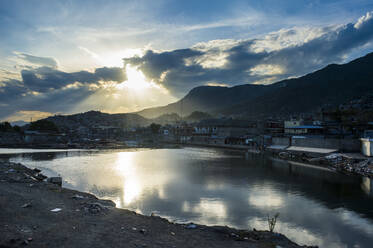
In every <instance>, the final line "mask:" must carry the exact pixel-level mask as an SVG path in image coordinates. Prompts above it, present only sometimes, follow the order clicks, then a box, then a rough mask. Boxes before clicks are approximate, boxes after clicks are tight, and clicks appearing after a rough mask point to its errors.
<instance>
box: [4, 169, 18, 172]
mask: <svg viewBox="0 0 373 248" xmlns="http://www.w3.org/2000/svg"><path fill="white" fill-rule="evenodd" d="M14 172H16V170H15V169H9V170H7V171H6V172H5V173H14Z"/></svg>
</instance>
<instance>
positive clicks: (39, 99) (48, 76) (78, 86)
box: [0, 67, 126, 119]
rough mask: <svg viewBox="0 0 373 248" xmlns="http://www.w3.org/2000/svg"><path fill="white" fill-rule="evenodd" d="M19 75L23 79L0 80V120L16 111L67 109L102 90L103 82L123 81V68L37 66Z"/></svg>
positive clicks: (124, 78)
mask: <svg viewBox="0 0 373 248" xmlns="http://www.w3.org/2000/svg"><path fill="white" fill-rule="evenodd" d="M21 77H22V80H17V79H9V80H6V81H2V82H0V105H1V108H0V119H2V118H5V117H7V116H9V115H11V114H13V113H15V112H17V111H19V110H29V111H31V110H38V111H46V112H61V111H62V112H63V111H68V110H70V109H72V108H74V107H75V106H76V105H77V104H78V103H79V102H81V101H84V100H85V99H86V98H87V97H89V96H91V95H93V94H95V93H97V92H98V91H100V90H103V88H104V87H102V84H105V83H103V82H107V81H113V82H116V83H121V82H123V81H125V80H126V75H125V72H124V70H123V69H122V68H118V67H103V68H97V69H96V70H95V71H94V72H88V71H79V72H72V73H67V72H63V71H59V70H56V69H53V68H50V67H39V68H35V69H28V70H22V71H21Z"/></svg>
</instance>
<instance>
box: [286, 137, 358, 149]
mask: <svg viewBox="0 0 373 248" xmlns="http://www.w3.org/2000/svg"><path fill="white" fill-rule="evenodd" d="M291 145H292V146H303V147H314V148H326V149H338V150H341V151H345V152H360V147H361V144H360V140H358V139H324V138H301V139H297V138H292V140H291Z"/></svg>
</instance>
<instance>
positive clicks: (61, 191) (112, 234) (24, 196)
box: [0, 162, 300, 248]
mask: <svg viewBox="0 0 373 248" xmlns="http://www.w3.org/2000/svg"><path fill="white" fill-rule="evenodd" d="M42 179H43V176H42V175H41V174H39V172H38V171H37V170H31V169H28V168H26V167H25V166H23V165H21V164H14V163H7V162H0V248H5V247H72V248H74V247H79V248H82V247H105V248H106V247H162V248H163V247H170V248H171V247H193V248H195V247H209V248H210V247H211V248H212V247H224V248H226V247H260V248H279V247H291V248H293V247H300V246H298V245H297V244H295V243H293V242H291V241H290V240H288V239H287V238H286V237H285V236H283V235H281V234H276V233H270V232H267V231H247V230H236V229H232V228H228V227H218V226H214V227H209V226H203V225H185V224H175V223H171V222H169V221H168V220H166V219H164V218H161V217H157V216H144V215H139V214H136V213H135V212H132V211H128V210H124V209H118V208H115V207H114V203H113V202H111V201H105V200H99V199H97V198H96V197H95V196H93V195H91V194H87V193H82V192H78V191H74V190H69V189H65V188H61V187H59V186H58V185H56V184H52V183H48V182H46V181H45V180H42ZM51 210H54V212H53V211H51Z"/></svg>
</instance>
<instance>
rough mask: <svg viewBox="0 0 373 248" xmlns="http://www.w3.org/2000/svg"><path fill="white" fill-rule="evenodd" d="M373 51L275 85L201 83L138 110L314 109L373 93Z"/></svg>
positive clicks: (265, 112) (250, 112)
mask: <svg viewBox="0 0 373 248" xmlns="http://www.w3.org/2000/svg"><path fill="white" fill-rule="evenodd" d="M372 68H373V53H370V54H367V55H366V56H364V57H361V58H358V59H356V60H353V61H351V62H349V63H347V64H342V65H337V64H331V65H328V66H326V67H325V68H323V69H321V70H318V71H315V72H313V73H310V74H307V75H305V76H302V77H299V78H294V79H287V80H282V81H280V82H277V83H274V84H271V85H249V84H246V85H240V86H235V87H214V86H201V87H196V88H194V89H192V90H191V91H190V92H189V93H188V94H187V95H186V96H185V97H184V98H183V99H181V100H180V101H178V102H175V103H172V104H169V105H167V106H163V107H157V108H150V109H145V110H142V111H140V112H138V114H140V115H142V116H144V117H147V118H154V117H156V116H159V115H162V114H166V113H178V114H179V115H180V114H182V115H183V116H185V115H189V114H190V113H192V112H193V111H203V112H208V113H210V114H215V115H216V114H224V115H235V116H242V117H252V118H257V117H265V116H272V115H288V114H294V113H302V112H311V111H315V110H317V109H319V108H320V107H321V106H323V105H325V104H330V105H332V106H335V105H338V104H341V103H345V102H347V101H349V100H351V99H354V98H357V97H360V96H361V95H366V94H369V93H373V70H372Z"/></svg>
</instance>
